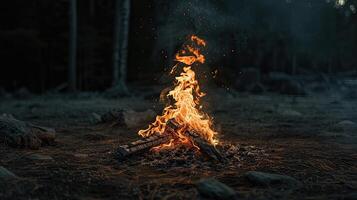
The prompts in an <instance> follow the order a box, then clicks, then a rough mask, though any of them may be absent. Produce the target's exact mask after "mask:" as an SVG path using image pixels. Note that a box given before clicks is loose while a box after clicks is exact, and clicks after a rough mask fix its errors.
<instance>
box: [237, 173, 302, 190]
mask: <svg viewBox="0 0 357 200" xmlns="http://www.w3.org/2000/svg"><path fill="white" fill-rule="evenodd" d="M244 177H245V178H247V179H248V180H249V181H250V182H251V183H253V184H255V185H259V186H265V187H272V186H283V187H298V186H300V185H301V183H300V182H299V181H298V180H296V179H295V178H293V177H290V176H285V175H280V174H270V173H265V172H258V171H249V172H247V173H245V174H244Z"/></svg>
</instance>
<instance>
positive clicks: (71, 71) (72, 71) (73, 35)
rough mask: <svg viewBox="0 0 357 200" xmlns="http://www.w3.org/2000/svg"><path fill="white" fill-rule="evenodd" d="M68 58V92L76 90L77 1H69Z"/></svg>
mask: <svg viewBox="0 0 357 200" xmlns="http://www.w3.org/2000/svg"><path fill="white" fill-rule="evenodd" d="M69 3H70V5H69V56H68V58H69V59H68V83H69V90H70V91H71V92H75V91H76V89H77V84H76V83H77V80H76V78H77V77H76V76H77V66H76V65H77V64H76V61H77V0H70V1H69Z"/></svg>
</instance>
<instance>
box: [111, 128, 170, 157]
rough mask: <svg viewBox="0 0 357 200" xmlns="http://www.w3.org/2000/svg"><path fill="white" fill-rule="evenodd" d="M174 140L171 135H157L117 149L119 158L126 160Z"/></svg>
mask: <svg viewBox="0 0 357 200" xmlns="http://www.w3.org/2000/svg"><path fill="white" fill-rule="evenodd" d="M171 138H172V135H171V134H163V135H160V134H155V135H152V136H149V137H146V138H143V139H140V140H137V141H135V142H132V143H130V144H127V145H121V146H119V148H118V149H117V152H116V153H117V156H118V159H119V160H122V159H124V158H126V157H127V156H129V155H132V154H137V153H140V152H142V151H144V150H149V149H151V148H152V147H155V146H159V145H161V144H165V143H167V142H169V141H170V139H171Z"/></svg>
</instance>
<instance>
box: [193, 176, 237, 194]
mask: <svg viewBox="0 0 357 200" xmlns="http://www.w3.org/2000/svg"><path fill="white" fill-rule="evenodd" d="M196 187H197V190H198V192H199V193H200V195H202V196H203V197H207V198H209V199H235V195H236V193H235V191H234V190H233V189H232V188H230V187H229V186H227V185H225V184H223V183H221V182H219V181H217V180H216V179H214V178H210V179H203V180H200V181H199V182H197V183H196Z"/></svg>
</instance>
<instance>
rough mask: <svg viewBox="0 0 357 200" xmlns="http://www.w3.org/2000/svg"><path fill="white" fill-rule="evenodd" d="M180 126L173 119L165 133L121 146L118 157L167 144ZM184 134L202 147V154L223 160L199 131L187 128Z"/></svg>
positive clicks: (122, 157) (167, 124)
mask: <svg viewBox="0 0 357 200" xmlns="http://www.w3.org/2000/svg"><path fill="white" fill-rule="evenodd" d="M180 128H181V126H180V124H178V123H177V122H176V121H175V120H174V119H171V120H169V121H168V122H167V123H166V128H165V132H164V133H163V134H154V135H151V136H149V137H146V138H143V139H140V140H137V141H135V142H132V143H130V144H127V145H122V146H119V148H118V149H117V155H118V158H119V159H120V160H122V159H124V158H126V157H128V156H130V155H133V154H139V153H142V152H144V151H146V150H150V149H151V148H153V147H156V146H159V145H161V144H166V143H168V142H169V141H170V140H171V139H175V138H177V134H176V131H177V130H179V129H180ZM184 134H185V136H187V137H189V138H190V139H191V142H192V143H194V145H195V146H197V147H198V148H199V149H200V152H201V153H202V154H204V155H206V156H207V157H208V158H211V159H213V160H217V161H222V160H223V157H222V156H221V154H220V153H219V151H218V150H217V149H216V148H215V147H214V146H213V145H212V144H210V143H209V142H208V141H206V140H205V139H204V138H201V137H200V135H199V134H197V132H195V131H194V130H186V131H185V133H184Z"/></svg>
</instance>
